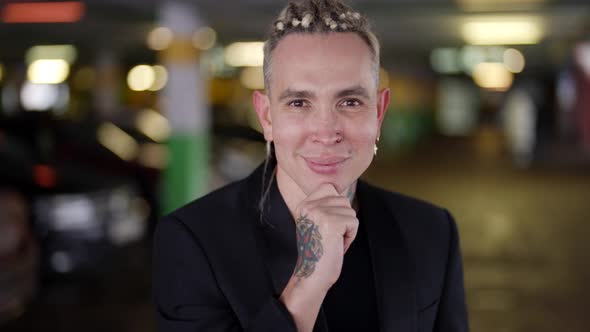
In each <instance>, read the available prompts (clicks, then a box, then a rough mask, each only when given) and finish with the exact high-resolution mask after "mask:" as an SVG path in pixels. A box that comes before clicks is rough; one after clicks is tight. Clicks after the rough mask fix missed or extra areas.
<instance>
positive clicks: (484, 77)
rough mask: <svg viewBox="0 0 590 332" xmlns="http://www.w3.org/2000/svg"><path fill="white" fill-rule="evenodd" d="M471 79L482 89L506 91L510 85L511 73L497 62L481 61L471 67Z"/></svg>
mask: <svg viewBox="0 0 590 332" xmlns="http://www.w3.org/2000/svg"><path fill="white" fill-rule="evenodd" d="M473 80H474V81H475V83H476V84H477V85H479V86H480V87H482V88H484V89H489V90H495V91H506V90H508V88H510V86H511V85H512V80H513V74H512V73H511V72H509V71H508V69H506V67H505V66H504V64H502V63H499V62H482V63H480V64H478V65H477V66H475V68H474V69H473Z"/></svg>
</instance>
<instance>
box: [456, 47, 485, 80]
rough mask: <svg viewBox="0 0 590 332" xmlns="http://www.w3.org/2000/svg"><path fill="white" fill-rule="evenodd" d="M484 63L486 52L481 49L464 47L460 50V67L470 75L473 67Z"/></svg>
mask: <svg viewBox="0 0 590 332" xmlns="http://www.w3.org/2000/svg"><path fill="white" fill-rule="evenodd" d="M485 61H486V52H485V50H484V49H483V48H482V47H478V46H465V47H463V48H462V49H461V65H462V67H463V70H464V71H465V72H466V73H468V74H471V72H472V71H473V69H474V68H475V66H477V65H478V64H480V63H482V62H485Z"/></svg>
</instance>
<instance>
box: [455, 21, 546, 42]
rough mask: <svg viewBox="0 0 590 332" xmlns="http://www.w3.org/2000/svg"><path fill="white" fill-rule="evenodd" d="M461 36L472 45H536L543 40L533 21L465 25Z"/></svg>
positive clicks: (540, 31) (539, 29)
mask: <svg viewBox="0 0 590 332" xmlns="http://www.w3.org/2000/svg"><path fill="white" fill-rule="evenodd" d="M461 34H462V36H463V38H464V39H465V41H466V42H467V43H468V44H472V45H518V44H536V43H538V42H539V41H540V40H541V39H542V38H543V32H542V30H541V27H540V26H539V24H538V23H537V22H536V21H533V20H524V19H523V20H498V21H492V20H482V21H468V22H465V23H463V26H462V27H461Z"/></svg>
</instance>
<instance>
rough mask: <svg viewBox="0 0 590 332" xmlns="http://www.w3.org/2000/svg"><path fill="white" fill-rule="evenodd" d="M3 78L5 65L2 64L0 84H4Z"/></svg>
mask: <svg viewBox="0 0 590 332" xmlns="http://www.w3.org/2000/svg"><path fill="white" fill-rule="evenodd" d="M3 77H4V65H3V64H1V63H0V82H2V78H3Z"/></svg>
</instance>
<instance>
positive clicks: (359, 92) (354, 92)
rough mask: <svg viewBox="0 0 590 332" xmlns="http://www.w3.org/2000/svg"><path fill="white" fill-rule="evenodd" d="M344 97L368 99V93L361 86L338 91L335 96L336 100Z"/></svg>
mask: <svg viewBox="0 0 590 332" xmlns="http://www.w3.org/2000/svg"><path fill="white" fill-rule="evenodd" d="M346 96H360V97H364V98H367V99H368V98H369V92H367V89H365V88H363V87H362V86H360V85H357V86H354V87H352V88H348V89H344V90H340V91H338V93H337V94H336V98H342V97H346Z"/></svg>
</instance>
